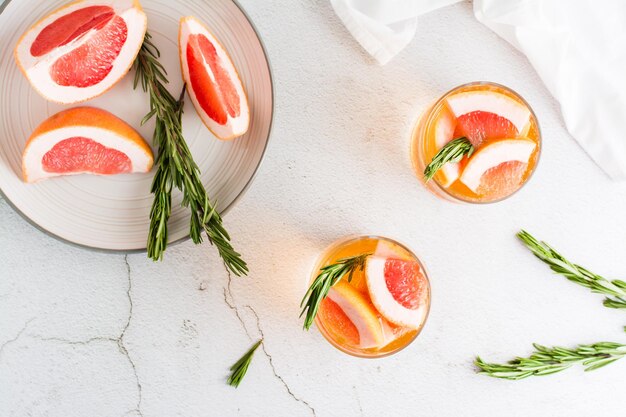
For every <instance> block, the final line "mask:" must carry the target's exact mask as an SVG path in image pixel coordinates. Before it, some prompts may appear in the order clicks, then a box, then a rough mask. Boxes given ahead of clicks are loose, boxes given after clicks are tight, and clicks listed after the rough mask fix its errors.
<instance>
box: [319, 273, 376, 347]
mask: <svg viewBox="0 0 626 417" xmlns="http://www.w3.org/2000/svg"><path fill="white" fill-rule="evenodd" d="M318 318H319V320H321V323H323V326H324V328H325V329H326V330H328V331H329V332H330V333H331V334H332V335H333V337H334V338H335V339H336V340H337V342H339V343H340V344H346V345H348V346H352V347H358V348H363V349H367V348H374V347H380V346H382V345H383V344H385V338H384V335H383V329H382V326H381V323H380V320H379V319H378V314H377V313H376V309H375V308H374V306H372V304H371V303H370V302H369V301H368V300H367V299H366V298H365V296H363V294H361V293H360V292H359V291H358V290H356V289H354V288H353V287H352V286H351V285H350V284H348V283H346V282H343V281H339V282H338V283H337V284H335V285H334V286H332V287H331V288H330V290H329V291H328V295H327V296H326V298H324V300H323V301H322V302H321V304H320V309H319V312H318Z"/></svg>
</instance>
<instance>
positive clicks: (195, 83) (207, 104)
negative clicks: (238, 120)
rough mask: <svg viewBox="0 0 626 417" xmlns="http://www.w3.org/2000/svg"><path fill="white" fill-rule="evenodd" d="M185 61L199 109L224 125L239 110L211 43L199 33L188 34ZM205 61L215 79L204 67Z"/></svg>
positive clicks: (232, 86)
mask: <svg viewBox="0 0 626 417" xmlns="http://www.w3.org/2000/svg"><path fill="white" fill-rule="evenodd" d="M187 62H188V63H189V74H190V78H191V80H190V81H191V88H193V91H194V92H195V93H196V97H197V98H198V101H199V103H200V106H201V107H202V109H203V110H204V111H205V112H206V113H207V114H208V115H209V117H211V119H213V120H215V121H216V122H217V123H219V124H220V125H224V124H225V123H226V121H227V120H228V115H230V117H237V116H239V114H240V110H239V101H240V97H239V95H238V94H237V89H236V88H235V85H234V84H233V80H232V79H231V77H230V75H229V74H228V72H227V71H226V70H225V69H224V67H223V65H222V62H221V61H220V59H219V57H218V56H217V51H216V50H215V46H213V44H212V43H211V42H209V40H208V39H207V37H206V36H204V35H203V34H196V35H190V36H189V41H188V43H187ZM205 63H206V64H208V65H209V67H210V68H211V71H212V73H213V76H214V77H215V81H213V80H212V79H211V77H210V75H209V73H208V72H207V70H206V68H205Z"/></svg>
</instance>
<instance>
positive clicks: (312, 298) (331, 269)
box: [300, 253, 372, 330]
mask: <svg viewBox="0 0 626 417" xmlns="http://www.w3.org/2000/svg"><path fill="white" fill-rule="evenodd" d="M371 254H372V253H364V254H362V255H356V256H351V257H348V258H342V259H339V260H337V261H336V262H335V263H333V264H330V265H326V266H325V267H323V268H321V269H320V273H319V275H317V277H315V279H314V280H313V283H312V284H311V286H310V287H309V289H308V290H307V292H306V294H304V297H302V301H301V302H300V308H302V312H301V313H300V317H302V316H303V315H304V314H305V313H306V316H305V318H304V329H305V330H309V329H310V328H311V326H312V325H313V321H314V320H315V316H316V315H317V311H318V310H319V307H320V304H321V302H322V300H324V298H326V296H327V295H328V291H329V290H330V287H332V286H333V285H335V284H336V283H338V282H339V280H341V278H343V277H344V276H345V275H346V274H348V281H351V280H352V274H354V271H355V270H356V269H357V268H359V269H360V270H361V271H362V270H363V268H364V267H365V260H366V259H367V257H368V256H370V255H371Z"/></svg>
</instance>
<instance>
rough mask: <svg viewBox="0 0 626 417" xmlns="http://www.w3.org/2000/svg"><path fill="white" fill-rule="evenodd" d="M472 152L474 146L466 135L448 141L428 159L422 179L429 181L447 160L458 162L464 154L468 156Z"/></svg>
mask: <svg viewBox="0 0 626 417" xmlns="http://www.w3.org/2000/svg"><path fill="white" fill-rule="evenodd" d="M473 152H474V146H473V145H472V143H471V142H470V141H469V139H467V138H466V137H460V138H457V139H453V140H451V141H450V142H448V143H447V144H446V145H445V146H444V147H443V148H441V149H439V152H437V154H436V155H435V156H434V157H433V160H432V161H430V164H428V166H427V167H426V169H425V170H424V180H425V181H426V182H428V181H430V180H431V179H432V177H434V176H435V174H436V173H437V171H439V170H440V169H441V167H442V166H444V165H445V164H447V163H448V162H459V161H460V160H461V158H463V156H464V155H467V157H468V158H469V157H470V156H472V153H473Z"/></svg>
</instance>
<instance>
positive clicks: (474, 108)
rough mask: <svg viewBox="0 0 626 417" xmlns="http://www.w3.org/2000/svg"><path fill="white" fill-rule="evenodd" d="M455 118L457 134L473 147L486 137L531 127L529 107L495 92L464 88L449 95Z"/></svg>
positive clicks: (514, 134)
mask: <svg viewBox="0 0 626 417" xmlns="http://www.w3.org/2000/svg"><path fill="white" fill-rule="evenodd" d="M446 102H447V104H448V106H450V110H451V111H452V113H453V114H454V116H455V117H456V121H457V124H456V129H455V131H454V135H453V136H454V137H455V138H456V137H461V136H465V137H467V138H468V139H469V140H470V141H471V142H472V144H473V145H474V146H478V145H480V144H481V142H482V141H484V140H485V139H502V138H507V137H515V136H517V135H518V134H520V133H522V132H524V131H525V130H526V129H527V127H528V126H529V122H530V110H529V109H528V107H527V106H526V105H524V104H523V103H521V102H519V101H517V100H515V99H513V98H511V97H509V96H507V95H506V94H502V93H498V92H495V91H489V90H487V91H485V90H482V91H481V90H476V91H465V92H461V93H457V94H453V95H451V96H450V97H448V98H446Z"/></svg>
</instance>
